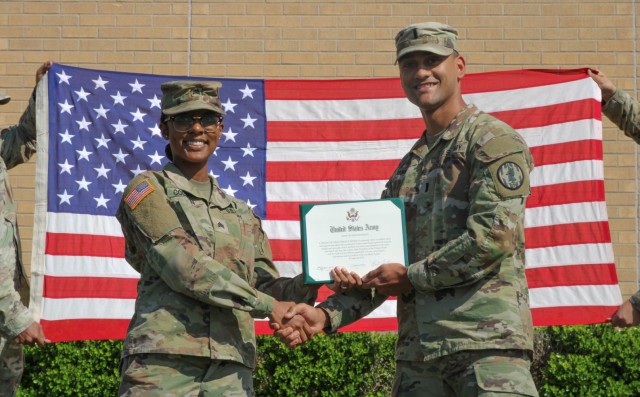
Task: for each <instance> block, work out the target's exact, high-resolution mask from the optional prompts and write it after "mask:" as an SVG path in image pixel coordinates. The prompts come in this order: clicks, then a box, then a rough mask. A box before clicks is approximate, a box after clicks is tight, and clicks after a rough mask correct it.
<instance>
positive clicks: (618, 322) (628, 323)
mask: <svg viewBox="0 0 640 397" xmlns="http://www.w3.org/2000/svg"><path fill="white" fill-rule="evenodd" d="M611 324H613V325H615V326H616V327H632V326H634V325H638V324H640V313H639V312H638V311H637V310H636V309H635V308H634V307H633V305H632V304H631V302H630V301H629V300H626V301H624V303H623V304H622V305H621V306H620V307H619V308H618V311H617V312H616V313H615V314H614V315H613V317H611Z"/></svg>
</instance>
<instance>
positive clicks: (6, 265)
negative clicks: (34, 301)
mask: <svg viewBox="0 0 640 397" xmlns="http://www.w3.org/2000/svg"><path fill="white" fill-rule="evenodd" d="M52 65H53V62H51V61H47V62H45V63H43V64H42V65H41V66H40V67H39V68H38V70H37V71H36V85H37V84H38V82H39V81H40V80H41V79H42V77H43V76H44V75H45V73H46V72H47V71H48V70H49V69H50V68H51V66H52ZM35 99H36V95H35V89H34V91H33V93H32V95H31V98H30V99H29V106H28V107H27V109H26V110H25V112H24V114H23V115H22V117H21V118H20V122H19V124H18V125H14V126H11V127H8V128H5V129H3V130H2V132H0V212H1V213H2V222H0V397H5V396H15V394H16V392H17V391H18V386H19V385H20V379H21V378H22V371H23V369H24V354H23V352H22V346H21V345H33V344H36V343H37V344H38V345H41V346H42V345H44V344H45V343H47V342H49V341H48V340H47V339H46V338H45V336H44V333H43V332H42V327H41V326H40V324H39V323H38V322H37V321H34V319H33V317H32V316H31V314H30V313H29V309H28V308H27V307H26V306H25V305H24V304H23V303H22V301H21V296H20V292H23V295H26V294H24V291H25V290H27V289H28V284H27V279H26V275H25V272H24V269H23V267H22V258H21V252H20V237H19V235H18V223H17V215H16V205H15V203H14V202H13V194H12V193H11V186H10V184H9V174H8V173H7V170H8V169H11V168H13V167H15V166H16V165H19V164H22V163H24V162H26V161H28V160H29V158H30V157H31V156H32V155H33V154H34V153H35V152H36V109H35ZM10 100H11V97H9V96H8V95H6V94H5V93H4V92H3V91H0V105H4V104H7V103H9V101H10ZM21 289H22V291H21Z"/></svg>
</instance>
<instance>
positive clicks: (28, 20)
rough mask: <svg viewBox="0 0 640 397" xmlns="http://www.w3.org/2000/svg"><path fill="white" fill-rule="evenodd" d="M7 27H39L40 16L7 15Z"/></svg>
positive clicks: (40, 23)
mask: <svg viewBox="0 0 640 397" xmlns="http://www.w3.org/2000/svg"><path fill="white" fill-rule="evenodd" d="M7 19H8V21H7V22H8V23H7V24H8V25H9V26H41V25H42V16H40V15H34V14H22V15H8V18H7Z"/></svg>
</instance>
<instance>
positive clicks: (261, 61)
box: [244, 52, 282, 65]
mask: <svg viewBox="0 0 640 397" xmlns="http://www.w3.org/2000/svg"><path fill="white" fill-rule="evenodd" d="M281 62H282V55H281V54H279V53H275V52H256V53H252V54H247V56H245V57H244V63H245V64H247V65H254V64H255V65H274V64H280V63H281Z"/></svg>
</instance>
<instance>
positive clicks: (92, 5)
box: [60, 1, 98, 15]
mask: <svg viewBox="0 0 640 397" xmlns="http://www.w3.org/2000/svg"><path fill="white" fill-rule="evenodd" d="M97 3H98V2H91V1H74V2H71V3H61V4H60V13H62V14H69V15H75V14H97V13H98V4H97Z"/></svg>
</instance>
